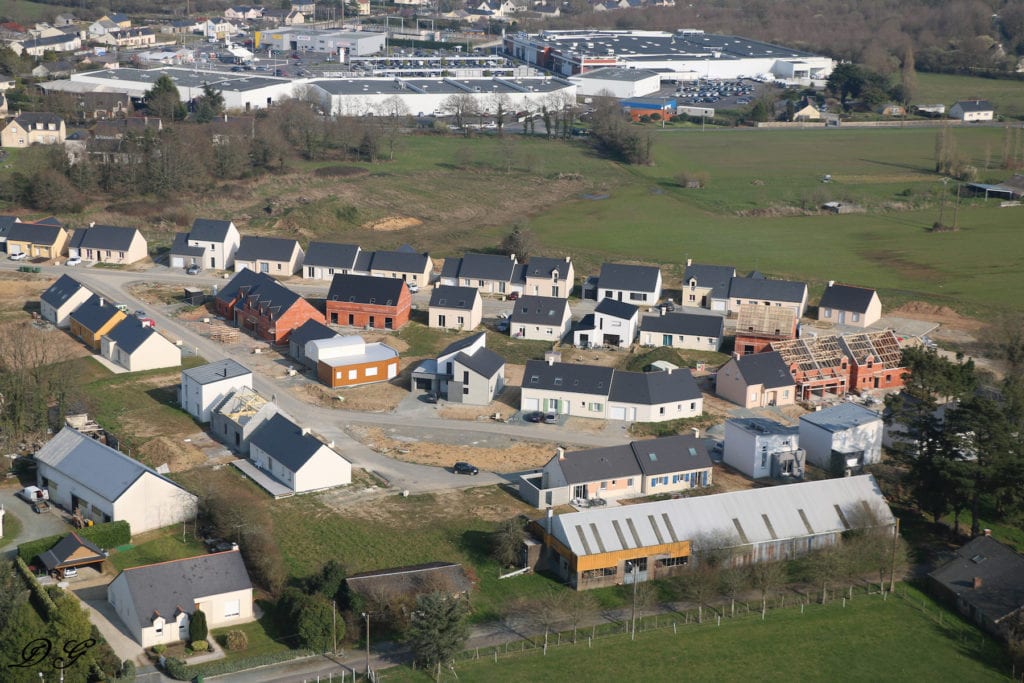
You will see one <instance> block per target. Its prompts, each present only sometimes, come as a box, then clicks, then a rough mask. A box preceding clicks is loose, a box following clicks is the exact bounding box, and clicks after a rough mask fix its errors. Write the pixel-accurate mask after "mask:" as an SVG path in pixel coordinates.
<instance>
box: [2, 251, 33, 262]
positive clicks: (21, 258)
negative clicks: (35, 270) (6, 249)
mask: <svg viewBox="0 0 1024 683" xmlns="http://www.w3.org/2000/svg"><path fill="white" fill-rule="evenodd" d="M7 258H9V259H11V260H12V261H24V260H25V259H26V258H28V254H26V253H25V252H23V251H19V252H18V253H17V254H11V255H10V256H8V257H7Z"/></svg>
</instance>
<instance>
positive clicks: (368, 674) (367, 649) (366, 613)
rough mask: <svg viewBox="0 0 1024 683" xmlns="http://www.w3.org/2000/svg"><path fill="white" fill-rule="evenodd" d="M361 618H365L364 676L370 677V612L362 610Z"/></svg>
mask: <svg viewBox="0 0 1024 683" xmlns="http://www.w3.org/2000/svg"><path fill="white" fill-rule="evenodd" d="M363 619H366V678H367V679H369V678H370V613H369V612H363Z"/></svg>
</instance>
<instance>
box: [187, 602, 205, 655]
mask: <svg viewBox="0 0 1024 683" xmlns="http://www.w3.org/2000/svg"><path fill="white" fill-rule="evenodd" d="M206 636H207V629H206V613H204V612H203V610H201V609H197V610H196V611H195V612H193V613H192V618H191V619H189V620H188V639H189V640H190V641H192V649H193V650H194V649H196V646H195V643H196V642H201V641H205V640H206Z"/></svg>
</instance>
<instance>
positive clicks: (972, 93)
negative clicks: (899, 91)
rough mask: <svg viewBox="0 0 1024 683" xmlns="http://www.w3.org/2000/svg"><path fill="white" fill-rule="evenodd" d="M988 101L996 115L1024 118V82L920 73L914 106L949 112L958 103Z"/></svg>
mask: <svg viewBox="0 0 1024 683" xmlns="http://www.w3.org/2000/svg"><path fill="white" fill-rule="evenodd" d="M973 99H982V100H988V101H989V102H991V103H992V106H994V107H995V108H996V115H997V116H999V115H1002V116H1007V117H1010V116H1013V117H1018V118H1019V117H1021V116H1024V83H1022V82H1021V81H1014V80H997V79H994V78H974V77H971V76H956V75H953V74H930V73H919V74H917V88H916V89H915V91H914V104H939V103H941V104H944V105H946V110H947V111H948V110H949V107H951V106H952V105H953V103H954V102H957V101H959V100H973Z"/></svg>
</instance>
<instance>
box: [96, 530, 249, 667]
mask: <svg viewBox="0 0 1024 683" xmlns="http://www.w3.org/2000/svg"><path fill="white" fill-rule="evenodd" d="M107 602H109V603H110V605H111V606H112V607H113V608H114V611H115V612H117V616H119V617H120V618H121V622H122V623H123V624H124V627H125V629H126V630H127V632H128V634H129V635H130V636H131V637H132V638H133V639H134V640H135V642H137V643H138V644H140V645H142V646H143V647H152V646H154V645H161V644H167V643H175V642H177V641H179V640H188V626H189V620H190V619H191V618H192V615H194V614H195V613H196V611H197V610H201V611H202V612H203V614H204V615H205V616H206V625H207V626H208V627H209V628H211V629H214V628H223V627H225V626H234V625H236V624H244V623H246V622H248V621H252V620H253V619H254V618H255V617H254V614H253V609H252V606H253V602H252V582H251V581H250V580H249V573H248V572H247V571H246V568H245V563H244V562H243V561H242V554H241V553H240V552H239V551H238V550H237V549H234V550H228V551H226V552H221V553H213V554H211V555H200V556H198V557H187V558H185V559H181V560H171V561H169V562H159V563H157V564H147V565H142V566H140V567H131V568H130V569H125V570H123V571H122V572H121V573H120V574H118V575H117V577H116V578H115V579H114V580H113V581H111V582H110V585H109V586H107Z"/></svg>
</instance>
